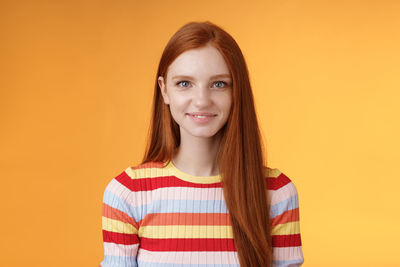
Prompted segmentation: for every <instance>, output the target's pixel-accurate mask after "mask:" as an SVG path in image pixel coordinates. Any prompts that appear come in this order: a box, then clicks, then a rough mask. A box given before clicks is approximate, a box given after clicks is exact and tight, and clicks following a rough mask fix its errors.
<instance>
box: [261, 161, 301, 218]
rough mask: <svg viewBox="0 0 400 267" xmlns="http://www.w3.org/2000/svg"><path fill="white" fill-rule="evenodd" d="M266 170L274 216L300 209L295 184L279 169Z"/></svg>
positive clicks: (269, 197)
mask: <svg viewBox="0 0 400 267" xmlns="http://www.w3.org/2000/svg"><path fill="white" fill-rule="evenodd" d="M264 170H265V177H266V182H267V189H268V199H269V201H270V204H271V211H272V213H273V216H276V215H279V214H281V213H283V212H284V211H286V210H292V209H298V207H299V200H298V191H297V188H296V185H295V184H294V182H293V181H292V180H291V179H290V178H289V177H288V176H287V175H286V174H285V173H283V172H282V171H280V170H279V169H277V168H264Z"/></svg>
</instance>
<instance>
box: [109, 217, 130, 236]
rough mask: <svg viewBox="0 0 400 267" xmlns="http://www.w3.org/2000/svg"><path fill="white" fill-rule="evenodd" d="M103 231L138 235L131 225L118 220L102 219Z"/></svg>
mask: <svg viewBox="0 0 400 267" xmlns="http://www.w3.org/2000/svg"><path fill="white" fill-rule="evenodd" d="M102 222H103V230H107V231H112V232H116V233H122V234H137V229H136V228H135V227H134V226H133V225H132V224H129V223H124V222H121V221H118V220H114V219H110V218H107V217H104V216H103V217H102Z"/></svg>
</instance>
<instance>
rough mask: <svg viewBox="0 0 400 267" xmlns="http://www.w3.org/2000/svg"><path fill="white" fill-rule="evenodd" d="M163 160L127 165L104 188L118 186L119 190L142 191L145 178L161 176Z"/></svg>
mask: <svg viewBox="0 0 400 267" xmlns="http://www.w3.org/2000/svg"><path fill="white" fill-rule="evenodd" d="M163 167H164V163H163V162H157V161H152V162H146V163H141V164H137V165H134V166H128V167H127V168H125V170H123V171H120V172H119V173H118V174H117V175H116V176H114V177H113V178H112V179H111V180H110V181H109V182H108V184H107V186H106V190H108V189H111V188H114V189H115V187H118V188H120V190H124V189H129V190H130V191H142V190H144V188H143V187H144V186H145V185H146V184H148V183H146V180H148V179H149V178H155V177H157V176H162V172H163V170H164V169H163Z"/></svg>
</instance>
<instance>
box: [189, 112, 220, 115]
mask: <svg viewBox="0 0 400 267" xmlns="http://www.w3.org/2000/svg"><path fill="white" fill-rule="evenodd" d="M187 114H188V115H192V116H193V115H198V116H217V115H216V114H213V113H209V112H191V113H187Z"/></svg>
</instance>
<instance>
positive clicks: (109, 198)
mask: <svg viewBox="0 0 400 267" xmlns="http://www.w3.org/2000/svg"><path fill="white" fill-rule="evenodd" d="M103 203H105V204H107V205H109V206H111V207H113V208H116V209H118V210H120V211H122V212H125V213H126V214H128V215H129V216H130V217H131V218H133V219H134V220H135V221H136V222H138V221H139V220H140V219H141V216H140V215H139V212H138V211H139V210H140V209H137V208H135V207H133V206H132V205H130V204H128V202H126V201H125V200H123V199H122V198H120V197H119V196H118V195H115V194H114V193H112V192H110V191H108V190H105V191H104V195H103Z"/></svg>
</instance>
